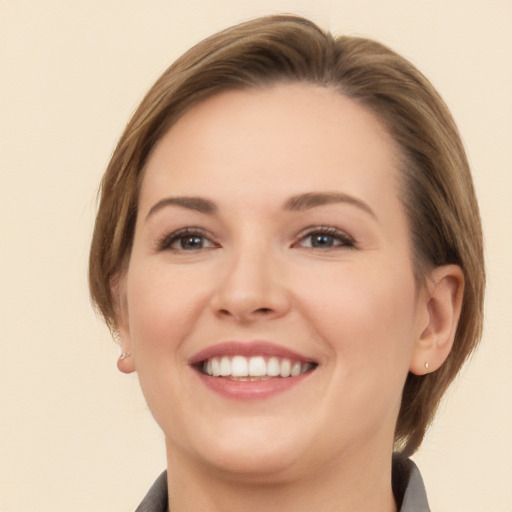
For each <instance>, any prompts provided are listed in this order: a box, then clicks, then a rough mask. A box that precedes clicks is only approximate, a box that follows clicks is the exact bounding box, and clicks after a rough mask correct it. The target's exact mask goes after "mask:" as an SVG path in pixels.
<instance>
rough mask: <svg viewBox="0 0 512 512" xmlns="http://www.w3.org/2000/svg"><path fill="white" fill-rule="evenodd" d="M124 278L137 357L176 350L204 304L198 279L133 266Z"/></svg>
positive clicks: (162, 268) (168, 270) (167, 270)
mask: <svg viewBox="0 0 512 512" xmlns="http://www.w3.org/2000/svg"><path fill="white" fill-rule="evenodd" d="M132 270H133V272H131V273H129V274H128V282H127V297H128V312H129V328H130V336H131V339H132V343H134V344H135V348H136V349H137V347H138V346H139V347H141V348H142V347H143V349H144V350H141V354H140V355H141V356H142V357H146V355H147V356H148V357H149V356H151V355H152V354H153V355H154V356H158V353H159V352H161V351H163V350H168V349H169V348H170V346H173V348H174V349H175V348H176V345H178V346H179V344H180V343H181V340H183V339H185V338H186V337H187V334H188V333H189V332H190V330H191V329H193V327H194V321H195V320H196V317H197V314H198V311H200V310H201V308H203V307H204V304H205V302H206V300H207V299H206V290H205V287H204V286H201V279H202V277H201V276H200V275H196V274H194V273H190V272H189V273H187V272H183V271H181V272H180V271H179V269H177V270H176V269H174V270H173V269H172V268H170V267H166V266H162V265H153V266H151V265H140V266H137V265H134V266H133V267H132Z"/></svg>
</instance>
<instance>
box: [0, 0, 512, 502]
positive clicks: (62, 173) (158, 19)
mask: <svg viewBox="0 0 512 512" xmlns="http://www.w3.org/2000/svg"><path fill="white" fill-rule="evenodd" d="M283 11H287V12H295V13H300V14H304V15H307V16H309V17H311V18H313V19H314V20H316V21H317V22H319V23H320V24H321V25H323V26H324V27H326V28H330V29H332V30H334V31H336V32H338V33H342V32H343V33H350V34H360V35H367V36H370V37H373V38H376V39H379V40H381V41H383V42H385V43H387V44H388V45H390V46H391V47H393V48H395V49H397V50H398V51H399V52H401V53H403V54H404V55H405V56H407V57H408V58H410V59H411V60H412V61H413V62H414V63H416V64H417V65H418V66H419V67H420V69H421V70H422V71H423V72H424V73H425V74H426V75H427V76H429V77H430V78H431V80H432V81H433V83H434V84H435V85H436V86H437V87H438V89H439V90H440V92H441V94H442V95H443V96H444V98H445V99H446V101H447V103H448V104H449V105H450V107H451V109H452V112H453V114H454V116H455V118H456V120H457V122H458V124H459V126H460V129H461V132H462V136H463V138H464V141H465V143H466V146H467V150H468V153H469V157H470V160H471V163H472V166H473V169H474V176H475V182H476V187H477V192H478V195H479V197H480V201H481V210H482V216H483V222H484V228H485V232H486V240H487V258H488V273H489V287H488V301H487V319H486V331H485V337H484V340H483V344H482V347H481V350H480V351H479V353H478V354H477V356H476V357H475V358H474V360H473V361H472V362H471V364H470V365H469V366H468V367H467V368H466V369H465V371H464V372H463V374H462V376H461V378H460V379H459V381H458V382H457V383H456V385H455V386H454V387H453V388H452V390H451V392H450V393H449V396H448V397H447V400H446V401H445V404H444V406H443V408H442V410H441V413H440V414H439V416H438V418H437V421H436V423H435V425H434V427H433V428H432V430H431V431H430V433H429V436H428V439H427V440H426V442H425V444H424V446H423V448H422V450H421V452H420V453H419V454H418V455H417V456H416V457H415V459H416V461H417V462H418V464H419V465H420V467H421V469H422V472H423V474H424V478H425V481H426V485H427V488H428V491H429V497H430V501H431V505H432V508H433V510H434V511H435V512H443V511H450V512H457V511H463V512H482V511H493V512H501V511H507V512H510V511H512V439H511V437H512V436H511V434H512V405H511V401H512V400H511V398H512V336H511V332H512V320H511V317H512V314H511V313H512V311H511V310H512V308H511V306H512V291H511V290H512V271H511V265H510V262H511V261H512V242H511V240H512V221H511V219H512V215H511V206H510V203H511V193H512V171H511V158H510V151H511V145H512V129H511V125H512V30H511V27H512V1H510V0H486V1H484V0H438V1H434V0H432V1H427V0H402V1H400V0H392V1H378V0H373V1H361V0H337V1H334V0H332V1H331V0H302V1H300V0H290V1H285V0H281V1H274V2H271V1H266V0H257V1H256V0H215V1H213V0H212V1H209V0H188V1H186V2H185V1H181V2H180V1H178V0H139V1H129V0H122V1H120V0H117V1H114V0H110V1H109V0H84V1H69V0H60V1H57V0H41V1H39V0H31V1H30V0H27V1H23V0H19V1H16V0H11V1H9V0H3V1H2V0H0V52H1V53H0V66H1V68H0V88H1V96H0V98H1V105H0V107H1V117H0V145H1V148H0V159H1V160H0V164H1V186H0V208H1V217H0V219H1V220H0V222H1V233H0V244H1V245H0V255H1V264H0V272H1V274H0V278H1V288H0V294H1V315H2V318H1V324H0V329H1V332H0V342H1V348H0V379H1V387H0V393H1V395H0V399H1V425H0V450H1V452H0V510H2V512H25V511H28V510H38V511H43V512H45V511H50V510H51V511H52V512H59V511H70V510H72V511H74V512H81V511H92V510H94V511H95V512H102V511H105V512H115V511H128V510H133V508H134V507H135V505H136V504H137V503H138V501H139V499H140V498H141V497H142V495H143V494H144V493H145V491H146V490H147V488H148V487H149V485H150V483H151V482H152V480H153V479H154V478H155V477H156V475H157V474H158V473H159V472H160V471H161V470H162V469H163V468H164V449H163V442H162V436H161V434H160V432H159V431H158V429H157V428H156V426H155V425H154V423H153V420H152V419H151V417H150V414H149V412H148V411H147V409H146V406H145V404H144V401H143V399H142V398H141V395H140V393H139V391H138V385H137V381H136V377H134V376H128V377H127V376H124V375H121V374H119V373H118V372H117V370H116V368H115V360H116V357H117V355H118V351H117V347H116V346H115V345H114V343H113V342H112V341H111V340H110V339H109V335H108V333H107V332H106V329H105V328H104V327H103V325H102V323H101V321H100V320H99V319H97V318H95V316H94V314H93V313H92V311H91V308H90V306H89V303H88V292H87V285H86V277H85V276H86V261H87V252H88V242H89V238H90V234H91V227H92V222H93V218H94V210H95V193H96V187H97V184H98V181H99V179H100V176H101V174H102V172H103V169H104V167H105V165H106V163H107V161H108V159H109V155H110V154H111V152H112V150H113V147H114V145H115V142H116V140H117V138H118V137H119V135H120V132H121V130H122V128H123V126H124V124H125V122H126V121H127V119H128V117H129V115H130V113H131V112H132V111H133V109H134V108H135V106H136V105H137V103H138V102H139V100H140V99H141V97H142V95H143V94H144V92H145V90H146V89H147V88H148V87H149V86H150V85H151V83H152V82H153V81H154V80H155V79H156V78H157V77H158V75H159V74H160V73H161V72H162V71H163V70H164V68H166V67H167V65H168V64H170V63H171V61H172V60H174V59H175V58H176V57H177V56H178V55H179V54H181V53H182V52H183V51H184V50H185V49H187V48H188V47H189V46H190V45H192V44H193V43H195V42H196V41H198V40H200V39H201V38H203V37H204V36H206V35H209V34H210V33H212V32H213V31H216V30H217V29H220V28H223V27H226V26H228V25H230V24H233V23H235V22H238V21H242V20H245V19H247V18H250V17H254V16H257V15H262V14H267V13H273V12H283Z"/></svg>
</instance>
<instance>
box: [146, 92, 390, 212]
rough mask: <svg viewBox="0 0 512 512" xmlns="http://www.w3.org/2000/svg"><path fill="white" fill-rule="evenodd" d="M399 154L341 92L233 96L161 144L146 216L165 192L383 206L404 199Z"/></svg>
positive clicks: (220, 97) (149, 171) (200, 107)
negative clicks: (382, 197) (381, 200)
mask: <svg viewBox="0 0 512 512" xmlns="http://www.w3.org/2000/svg"><path fill="white" fill-rule="evenodd" d="M396 154H397V151H396V148H395V144H394V141H393V140H392V139H391V137H390V135H389V133H388V131H387V130H386V129H385V127H384V125H383V124H382V123H381V122H380V121H379V119H378V118H377V117H376V116H375V115H374V114H373V113H372V112H370V111H369V110H368V109H366V108H365V107H363V106H361V105H359V104H358V103H356V102H355V101H353V100H351V99H349V98H347V97H345V96H343V95H342V94H340V93H339V92H337V91H334V90H332V89H328V88H325V87H319V86H314V85H310V84H300V83H299V84H278V85H274V86H272V87H269V88H259V89H248V90H241V91H226V92H222V93H220V94H217V95H215V96H213V97H211V98H209V99H207V100H204V101H203V102H201V103H199V104H197V105H195V106H194V107H193V108H191V109H190V110H189V111H188V112H187V113H186V114H185V115H184V116H183V117H182V118H180V119H179V120H178V121H177V122H176V123H175V124H174V125H173V126H172V127H171V129H170V130H169V131H168V132H167V133H166V134H165V135H164V137H163V138H162V139H161V140H160V141H159V143H158V144H157V146H156V147H155V149H154V151H153V153H152V154H151V156H150V158H149V160H148V162H147V164H146V168H145V176H144V179H143V184H142V191H141V198H140V199H141V204H140V207H141V209H144V208H146V209H147V208H150V203H151V201H156V200H158V196H159V195H161V194H163V193H164V191H165V193H172V194H177V195H191V193H192V192H193V195H198V194H201V195H206V196H208V195H211V194H214V193H221V192H223V193H224V196H225V197H230V196H231V197H239V196H240V195H243V194H245V195H247V196H248V199H249V198H253V197H255V196H256V195H257V194H258V193H259V192H261V193H262V194H264V195H265V197H268V199H270V198H271V197H273V196H274V195H276V196H277V195H281V196H282V195H284V194H288V195H290V196H291V195H294V194H300V193H304V192H308V191H310V190H320V189H321V190H326V191H342V192H344V193H350V194H353V195H356V196H362V197H366V198H368V199H372V200H378V196H379V193H378V192H379V191H380V192H381V193H383V192H388V193H393V194H394V195H395V194H396V191H395V189H396V186H395V185H396V184H395V181H396V180H395V177H396V174H397V167H398V165H397V161H398V159H397V158H396ZM191 187H192V188H193V189H194V190H193V191H192V190H191ZM383 187H384V188H383Z"/></svg>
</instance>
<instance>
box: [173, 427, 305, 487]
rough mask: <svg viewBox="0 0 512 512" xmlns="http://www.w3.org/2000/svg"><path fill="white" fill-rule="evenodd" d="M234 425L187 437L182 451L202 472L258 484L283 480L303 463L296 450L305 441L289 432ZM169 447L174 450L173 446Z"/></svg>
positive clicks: (302, 455) (300, 451)
mask: <svg viewBox="0 0 512 512" xmlns="http://www.w3.org/2000/svg"><path fill="white" fill-rule="evenodd" d="M236 423H237V422H236V421H232V425H231V426H230V427H224V428H223V429H222V434H218V433H215V432H213V433H212V431H211V430H210V431H209V432H208V433H206V432H203V433H204V434H206V435H205V436H201V435H198V436H197V437H196V438H195V439H192V438H189V440H188V443H187V444H188V446H182V448H184V449H185V450H186V451H187V452H188V454H187V455H188V457H190V456H192V458H193V459H194V460H195V461H196V462H197V463H198V464H200V465H201V466H202V467H203V468H204V469H207V470H209V471H213V472H214V473H216V474H219V475H223V476H224V477H225V478H229V479H231V480H233V479H234V480H237V481H244V480H247V481H250V482H251V483H258V484H263V483H275V482H276V481H278V480H281V481H284V480H286V479H287V478H289V477H291V476H292V475H293V474H295V473H296V470H297V469H298V467H299V466H301V465H302V464H303V463H304V459H305V457H304V455H305V454H304V453H303V452H304V451H303V450H301V449H300V448H299V447H301V446H304V442H303V441H302V442H301V439H299V438H300V436H297V435H290V431H289V429H286V430H287V432H284V431H283V429H279V428H271V426H269V425H268V423H267V422H265V423H266V424H265V426H263V425H262V424H261V422H258V423H259V426H255V425H254V426H252V428H247V425H246V424H245V425H243V426H242V425H239V427H240V428H237V425H236ZM245 423H246V422H245ZM307 444H309V443H307ZM168 448H170V449H173V446H172V444H171V445H169V444H168ZM306 458H307V457H306Z"/></svg>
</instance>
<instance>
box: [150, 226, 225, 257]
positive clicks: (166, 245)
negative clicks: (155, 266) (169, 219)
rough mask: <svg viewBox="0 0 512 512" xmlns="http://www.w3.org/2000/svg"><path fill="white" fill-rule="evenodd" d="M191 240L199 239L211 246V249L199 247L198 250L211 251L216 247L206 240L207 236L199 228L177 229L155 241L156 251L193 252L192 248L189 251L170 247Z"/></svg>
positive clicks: (208, 239)
mask: <svg viewBox="0 0 512 512" xmlns="http://www.w3.org/2000/svg"><path fill="white" fill-rule="evenodd" d="M187 238H188V239H189V240H190V239H192V238H200V239H201V240H203V241H204V240H207V241H208V242H209V243H210V244H211V245H212V247H199V249H211V248H213V247H218V245H217V244H215V243H214V242H212V241H211V240H210V238H208V235H207V234H206V233H205V232H204V231H203V230H202V229H199V228H192V227H191V228H183V229H179V230H178V231H174V232H173V233H171V234H169V235H165V236H164V237H162V238H161V239H159V240H158V241H157V244H156V245H157V248H158V250H160V251H166V250H171V251H188V250H193V248H191V249H185V248H184V247H180V248H178V247H172V245H173V244H174V243H176V242H179V241H180V240H181V241H183V240H185V239H187Z"/></svg>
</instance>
